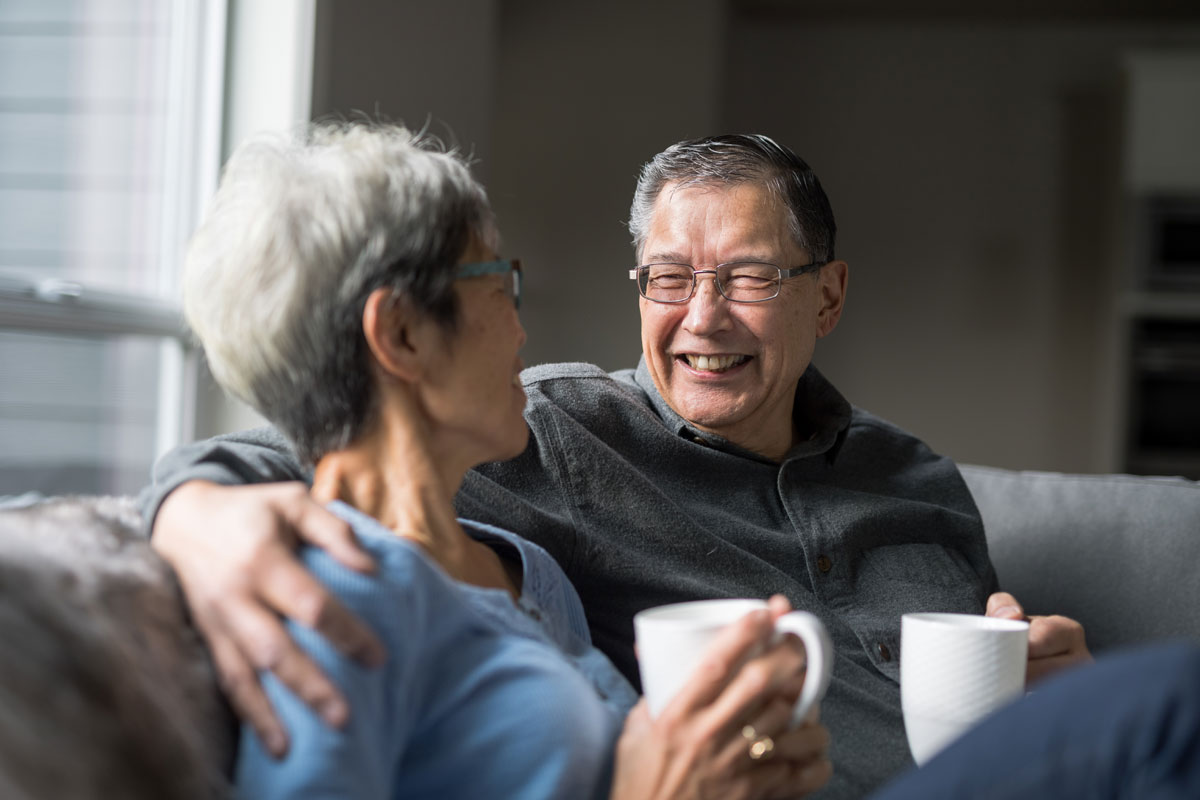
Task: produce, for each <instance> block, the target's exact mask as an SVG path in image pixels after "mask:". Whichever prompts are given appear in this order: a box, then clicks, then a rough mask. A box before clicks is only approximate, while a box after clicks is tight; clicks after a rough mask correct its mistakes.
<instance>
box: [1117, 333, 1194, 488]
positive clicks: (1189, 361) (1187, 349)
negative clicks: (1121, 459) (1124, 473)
mask: <svg viewBox="0 0 1200 800" xmlns="http://www.w3.org/2000/svg"><path fill="white" fill-rule="evenodd" d="M1131 366H1132V369H1131V376H1130V377H1131V382H1130V389H1131V391H1130V402H1129V415H1130V416H1129V425H1128V427H1127V430H1128V432H1129V441H1128V442H1127V447H1126V461H1127V465H1126V466H1127V469H1128V471H1130V472H1133V473H1137V474H1143V475H1184V476H1186V477H1189V478H1193V479H1200V320H1189V319H1142V320H1138V321H1137V322H1135V323H1134V333H1133V359H1132V362H1131Z"/></svg>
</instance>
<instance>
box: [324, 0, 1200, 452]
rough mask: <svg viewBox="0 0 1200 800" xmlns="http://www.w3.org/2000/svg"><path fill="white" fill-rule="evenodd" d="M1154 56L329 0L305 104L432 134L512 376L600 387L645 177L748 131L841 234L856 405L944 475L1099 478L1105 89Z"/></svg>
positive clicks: (1159, 30)
mask: <svg viewBox="0 0 1200 800" xmlns="http://www.w3.org/2000/svg"><path fill="white" fill-rule="evenodd" d="M892 18H893V19H896V18H899V15H897V14H893V15H892ZM1163 47H1186V48H1191V49H1195V48H1198V47H1200V24H1190V25H1189V24H1181V23H1172V24H1166V23H1161V24H1158V25H1157V26H1151V27H1147V26H1137V25H1131V24H1129V23H1128V22H1121V21H1117V22H1109V23H1105V24H1093V25H1083V24H1077V23H1076V24H1067V23H1058V24H1034V23H1032V22H1028V21H1026V22H1023V23H1014V22H1008V23H995V24H991V25H986V26H985V25H983V24H982V23H980V24H972V25H966V24H959V25H955V24H948V23H939V22H937V21H936V20H935V21H930V20H928V19H926V20H925V21H922V22H920V23H918V24H910V25H904V24H899V23H895V24H872V23H870V22H869V21H866V22H864V21H857V22H834V21H828V20H826V21H823V22H819V23H813V22H804V21H801V20H800V19H798V18H796V17H786V16H785V17H775V18H772V19H769V20H762V21H755V20H754V19H751V18H747V17H745V16H739V15H736V14H731V12H729V11H728V10H727V3H725V2H722V0H702V1H701V2H687V1H686V0H668V1H667V2H662V3H655V4H644V3H639V2H636V0H613V2H608V3H604V4H599V3H585V2H569V1H565V0H559V1H558V2H555V1H554V0H505V1H504V2H500V0H448V1H447V2H443V3H439V4H427V3H418V2H415V0H403V1H400V0H396V1H394V2H388V1H386V0H337V2H330V0H322V1H321V2H320V3H319V4H318V13H317V45H316V64H317V68H316V76H315V89H314V103H313V107H314V113H316V114H323V113H327V112H331V111H334V112H340V113H349V112H351V111H353V110H356V109H357V110H365V111H367V112H371V113H374V112H380V113H382V114H384V115H386V116H388V117H390V118H392V119H398V120H403V121H406V122H408V123H410V124H412V123H421V122H423V121H424V120H425V118H426V116H427V115H429V114H432V115H433V117H434V119H435V129H437V126H438V125H439V124H441V123H446V124H448V125H450V126H451V127H452V129H453V131H454V133H455V134H456V136H457V138H458V140H459V141H460V142H461V143H462V144H464V145H467V146H473V147H474V149H475V152H476V153H477V154H478V155H480V156H481V159H482V160H481V163H480V164H479V168H478V172H479V174H480V175H481V177H483V179H484V180H485V181H486V183H487V185H488V187H489V191H490V194H491V196H492V200H493V204H494V206H495V208H496V210H497V213H498V215H499V218H500V224H501V229H502V231H503V232H504V235H505V240H506V244H505V247H504V252H505V254H506V255H514V256H519V257H521V258H523V259H525V261H526V264H527V270H528V281H527V284H526V287H527V295H526V299H527V302H526V304H525V305H524V306H523V308H522V317H523V320H524V322H525V325H526V328H527V329H528V331H529V336H530V338H529V344H528V345H527V347H526V350H525V359H526V362H527V363H539V362H543V361H552V360H576V359H577V360H587V361H593V362H596V363H599V364H601V365H602V366H604V367H606V368H610V369H612V368H618V367H623V366H632V364H633V363H634V361H635V360H636V357H637V354H638V351H639V344H638V336H637V313H636V302H635V293H634V291H633V289H632V287H631V286H630V285H629V282H628V281H627V280H625V276H624V270H625V269H626V268H627V267H628V266H629V264H630V260H631V258H632V253H631V249H630V247H629V243H628V234H627V232H626V230H625V227H624V222H625V219H626V217H627V215H628V207H629V198H630V195H631V193H632V190H633V186H634V182H635V179H636V175H637V170H638V167H639V166H640V165H641V164H642V163H643V162H644V161H645V160H646V159H648V158H649V157H651V156H652V155H653V154H654V153H656V152H658V151H659V150H661V149H662V148H663V147H665V146H667V145H669V144H671V143H672V142H674V141H677V140H679V139H682V138H686V137H690V136H699V135H704V134H708V133H713V132H720V131H732V130H739V131H742V130H759V131H762V132H766V133H769V134H771V135H773V136H775V137H776V138H778V139H780V140H781V141H782V142H784V143H786V144H788V145H790V146H792V147H793V148H794V149H796V150H797V151H798V152H799V153H800V154H801V155H802V156H804V157H805V158H807V159H809V160H810V162H811V163H812V164H813V166H814V167H815V168H816V170H817V172H818V174H819V175H820V176H821V177H822V180H823V182H824V183H825V185H826V188H827V189H828V191H829V193H830V196H831V199H832V201H833V205H834V210H835V212H836V213H837V215H838V219H839V224H840V226H841V229H842V230H841V238H840V247H839V251H840V255H842V256H844V257H846V258H847V259H848V260H849V261H850V263H851V276H852V277H851V289H850V295H849V300H848V306H847V310H846V315H845V317H844V319H843V322H842V325H841V326H840V328H839V329H838V331H836V332H835V333H834V335H833V336H832V337H830V338H829V339H828V340H826V341H825V342H823V343H822V345H821V346H820V347H819V349H818V353H817V363H818V364H819V365H820V366H821V367H822V368H823V369H825V370H826V371H827V372H828V373H829V374H830V375H831V376H832V377H833V378H834V379H835V380H836V381H837V383H838V384H839V385H840V386H841V387H842V388H843V389H844V390H845V392H846V393H847V395H848V396H849V397H850V399H851V400H852V401H853V402H855V403H858V404H859V405H862V406H864V407H866V408H869V409H871V410H873V411H876V412H877V413H879V414H881V415H883V416H885V417H888V418H890V419H892V420H894V421H896V422H897V423H899V424H901V425H903V426H905V427H908V428H909V429H911V430H913V431H914V432H916V433H918V434H919V435H921V436H923V437H924V438H926V439H927V440H928V441H929V442H930V443H931V444H933V445H934V446H935V447H936V448H937V449H939V450H941V451H943V452H946V453H948V454H950V455H953V456H955V457H957V458H959V459H961V460H964V461H974V462H979V463H988V464H996V465H1001V466H1009V467H1017V468H1043V469H1063V470H1110V469H1114V468H1116V462H1115V457H1114V453H1115V448H1114V446H1113V442H1114V440H1115V438H1116V432H1115V426H1114V411H1113V408H1114V400H1113V397H1114V393H1115V392H1116V390H1117V389H1116V385H1117V384H1116V381H1115V378H1114V374H1115V372H1114V371H1115V367H1114V359H1115V355H1116V349H1117V346H1118V342H1117V341H1116V340H1115V339H1114V337H1113V335H1112V326H1113V322H1112V308H1111V304H1110V301H1109V299H1110V297H1111V295H1112V281H1113V280H1114V274H1113V272H1114V270H1115V269H1117V268H1118V267H1120V266H1122V265H1121V264H1120V260H1119V259H1120V255H1119V254H1120V251H1121V248H1122V247H1123V243H1122V241H1121V239H1122V237H1121V218H1120V216H1119V211H1120V206H1121V204H1120V198H1119V185H1118V179H1119V175H1120V169H1121V167H1120V163H1119V159H1120V149H1121V138H1120V137H1121V116H1120V115H1121V108H1120V106H1121V99H1120V94H1119V86H1120V74H1119V67H1120V64H1121V63H1122V62H1121V58H1122V53H1123V52H1125V50H1127V49H1130V48H1136V49H1139V50H1146V49H1159V48H1163Z"/></svg>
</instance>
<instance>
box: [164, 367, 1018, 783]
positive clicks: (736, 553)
mask: <svg viewBox="0 0 1200 800" xmlns="http://www.w3.org/2000/svg"><path fill="white" fill-rule="evenodd" d="M523 378H524V380H525V386H526V390H527V392H528V395H529V405H528V407H527V409H526V412H525V415H526V419H527V420H528V422H529V426H530V430H531V432H532V435H531V438H530V444H529V447H528V448H527V450H526V451H525V453H524V454H522V455H521V456H519V457H518V458H516V459H514V460H512V461H508V462H503V463H497V464H488V465H484V466H482V467H480V468H478V469H477V470H475V471H474V472H472V473H471V474H469V475H468V476H467V480H466V482H465V483H464V485H463V487H462V491H461V492H460V493H459V496H458V499H457V504H458V509H459V513H460V514H461V515H462V516H464V517H467V518H470V519H477V520H480V521H483V522H489V523H493V524H496V525H499V526H501V527H504V528H507V529H509V530H512V531H515V532H517V533H519V534H520V535H522V536H524V537H526V538H528V539H531V540H533V541H534V542H537V543H538V544H540V545H541V546H542V547H544V548H546V549H547V550H548V551H550V553H551V554H552V555H553V556H554V557H555V559H556V560H557V561H558V562H559V564H560V565H561V566H562V568H563V569H564V571H565V572H566V573H567V575H568V577H570V579H571V581H572V582H573V583H574V584H575V587H576V589H577V590H578V592H579V595H580V597H581V598H582V600H583V605H584V608H585V609H586V612H587V615H588V622H589V625H590V627H591V630H592V637H593V640H594V642H595V644H596V646H598V647H599V648H600V649H601V650H603V651H604V652H605V653H607V654H608V656H609V657H610V658H611V659H612V660H613V662H614V663H615V664H616V665H617V667H618V668H619V669H620V670H621V671H622V672H623V673H625V675H626V676H627V677H629V678H630V680H631V681H633V682H634V683H635V684H637V677H638V676H637V663H636V660H635V658H634V654H633V624H632V618H633V615H634V614H635V613H636V612H638V611H640V610H642V609H643V608H648V607H650V606H655V605H660V604H663V603H672V602H680V601H684V600H694V599H702V598H716V597H766V596H768V595H770V594H773V593H777V592H778V593H782V594H785V595H787V596H788V597H789V598H790V599H791V601H792V604H793V605H794V606H795V607H797V608H801V609H805V610H808V611H811V612H812V613H814V614H816V615H817V616H819V617H820V618H821V619H822V620H824V622H825V624H826V626H827V627H828V628H829V631H830V634H831V636H832V637H833V641H834V646H835V648H836V651H837V655H836V659H835V665H834V673H833V680H832V683H831V686H830V691H829V694H828V696H827V698H826V700H825V702H824V703H823V705H822V720H823V721H824V723H825V724H826V725H827V726H828V727H829V729H830V731H831V733H832V736H833V744H832V750H831V756H832V758H833V762H834V768H835V771H834V777H833V780H832V781H831V783H830V784H829V786H828V787H827V788H826V789H825V790H824V791H823V792H821V793H820V796H821V797H834V798H849V797H860V796H862V795H864V794H866V793H867V792H868V791H869V790H870V789H871V788H873V787H875V786H877V785H878V784H879V783H881V782H882V781H884V780H885V779H886V778H887V777H889V776H890V775H892V774H894V773H895V772H897V771H899V770H901V769H903V768H904V767H906V766H908V765H909V764H910V763H911V761H910V758H909V754H908V747H907V744H906V741H905V738H904V725H903V720H902V718H901V714H900V691H899V658H898V654H899V652H900V641H899V637H900V615H901V614H904V613H906V612H910V611H959V612H972V613H982V611H983V609H984V604H985V602H986V599H987V595H988V594H989V593H990V592H992V591H994V590H995V588H996V579H995V573H994V572H993V570H992V566H991V563H990V561H989V560H988V555H987V545H986V543H985V541H984V536H983V527H982V524H981V522H980V519H979V515H978V512H977V511H976V509H975V504H974V501H973V500H972V499H971V495H970V493H969V491H968V490H967V487H966V485H965V484H964V483H963V480H962V478H961V476H960V475H959V473H958V470H957V468H956V467H955V466H954V464H953V463H952V462H951V461H949V460H948V459H946V458H942V457H940V456H938V455H936V454H934V453H933V452H931V451H930V450H929V448H928V447H926V446H925V445H924V444H923V443H922V442H920V441H919V440H917V439H915V438H914V437H912V436H911V435H909V434H907V433H905V432H904V431H902V430H900V429H898V428H896V427H895V426H893V425H891V424H889V423H887V422H884V421H883V420H880V419H878V418H877V417H874V416H872V415H870V414H868V413H866V412H864V411H862V410H860V409H857V408H853V407H852V406H850V404H849V403H847V402H846V400H845V399H844V398H843V397H842V396H841V394H839V393H838V392H837V390H836V389H834V387H833V386H832V385H831V384H830V383H829V382H828V381H826V380H825V379H824V378H823V377H822V376H821V375H820V373H819V372H818V371H817V370H816V369H815V368H813V367H810V368H809V370H808V371H807V372H806V373H805V375H804V376H803V377H802V378H801V380H800V382H799V384H798V386H797V388H796V406H795V416H796V421H797V428H798V429H799V430H803V431H811V436H809V438H808V439H807V440H806V441H804V442H802V443H800V444H798V445H796V446H795V447H793V448H792V450H791V451H789V452H788V453H787V455H786V456H785V458H784V459H783V461H782V462H775V461H772V460H769V459H766V458H763V457H762V456H759V455H757V454H756V453H752V452H749V451H747V450H744V449H742V448H740V447H738V446H736V445H734V444H732V443H730V442H728V441H726V440H724V439H722V438H721V437H719V436H714V435H712V434H709V433H705V432H703V431H700V430H697V429H695V428H693V427H692V426H690V425H689V424H688V423H687V422H686V421H685V420H684V419H682V418H681V417H680V416H679V415H678V414H676V413H675V412H674V411H673V410H672V409H671V408H670V407H669V406H668V405H667V404H666V402H665V401H664V400H663V398H662V397H661V395H659V393H658V391H657V389H656V388H655V386H654V384H653V381H652V379H651V377H650V374H649V371H648V370H647V369H646V366H645V364H644V362H643V363H641V364H639V366H638V368H637V369H636V370H621V371H619V372H614V373H611V374H609V373H605V372H604V371H602V370H601V369H599V368H598V367H595V366H591V365H587V364H550V365H544V366H539V367H533V368H530V369H528V370H526V371H525V373H524V375H523ZM155 477H156V482H155V485H154V486H152V487H150V488H149V489H148V490H147V492H146V493H145V494H144V495H143V506H144V510H145V511H146V512H147V514H148V515H149V514H152V513H153V511H155V510H156V509H157V506H158V504H159V502H161V499H162V498H163V497H164V496H165V495H166V493H167V492H168V491H169V490H170V489H171V488H173V487H174V486H177V485H178V484H179V483H181V482H182V481H184V480H188V479H191V478H206V479H209V480H215V481H218V482H221V483H235V482H247V481H262V480H292V479H297V478H308V477H310V476H309V475H306V474H305V472H304V470H302V469H301V468H300V467H299V465H297V464H296V462H295V459H294V457H293V456H292V455H291V451H290V448H288V447H287V445H286V443H285V442H284V441H283V439H282V437H280V436H279V435H278V434H277V433H275V432H274V431H269V430H259V431H253V432H249V433H244V434H238V435H235V436H231V437H222V438H219V439H215V440H210V441H208V442H199V443H196V444H193V445H187V446H185V447H183V448H180V449H179V450H176V451H174V452H173V453H171V454H169V455H168V456H165V457H164V458H163V459H162V460H161V461H160V462H159V464H158V465H156V476H155Z"/></svg>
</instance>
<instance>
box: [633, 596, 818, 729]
mask: <svg viewBox="0 0 1200 800" xmlns="http://www.w3.org/2000/svg"><path fill="white" fill-rule="evenodd" d="M766 607H767V603H766V601H764V600H753V599H733V600H696V601H692V602H687V603H674V604H672V605H667V606H658V607H656V608H648V609H646V610H645V611H641V612H639V613H638V614H636V615H635V616H634V618H633V629H634V638H635V640H636V642H637V656H638V670H639V672H640V674H641V677H642V692H643V694H644V695H645V696H646V703H647V705H648V706H649V709H650V714H651V715H652V716H655V717H657V716H658V715H659V713H660V712H661V711H662V709H663V708H664V707H666V705H667V703H669V702H670V700H671V698H672V697H674V696H675V693H676V692H678V691H679V690H680V689H681V688H682V687H683V685H684V684H685V683H687V681H688V679H689V678H690V677H691V675H692V672H693V671H694V670H695V668H696V665H697V664H698V663H699V662H700V660H701V658H702V657H703V656H704V653H705V651H706V650H707V649H708V646H709V645H710V644H711V643H712V641H713V639H715V638H716V636H717V635H718V634H719V633H720V632H721V631H722V630H723V629H724V628H725V627H726V626H727V625H729V624H730V623H733V622H736V621H737V620H739V619H741V618H742V617H744V616H746V614H749V613H750V612H751V611H758V610H759V609H763V608H766ZM775 630H776V631H777V632H779V633H794V634H796V636H798V637H800V640H801V641H802V642H804V649H805V654H806V658H807V661H808V666H807V668H806V673H805V678H804V688H803V689H802V690H801V693H800V697H799V699H798V700H797V702H796V706H795V709H794V710H793V712H792V721H793V724H799V722H800V721H801V720H803V719H804V717H805V716H806V715H807V714H808V712H809V711H810V710H811V709H812V707H813V706H814V705H816V704H817V703H818V702H820V700H821V698H822V697H824V695H825V690H826V689H828V688H829V676H830V672H831V670H832V669H833V643H832V642H831V640H830V638H829V634H828V633H827V632H826V630H825V626H824V625H823V624H822V623H821V620H819V619H817V618H816V617H815V616H813V615H812V614H809V613H808V612H807V611H793V612H791V613H789V614H785V615H784V616H782V617H780V618H779V619H778V620H777V621H776V622H775Z"/></svg>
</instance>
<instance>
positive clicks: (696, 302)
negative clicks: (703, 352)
mask: <svg viewBox="0 0 1200 800" xmlns="http://www.w3.org/2000/svg"><path fill="white" fill-rule="evenodd" d="M728 323H729V301H728V300H726V299H725V297H724V296H722V294H721V292H720V290H719V289H718V288H717V273H716V271H715V270H697V271H696V291H695V292H694V293H693V294H692V296H691V299H689V300H688V302H687V317H686V319H685V320H684V324H685V325H686V327H687V329H688V330H689V331H692V332H693V333H698V334H706V333H711V332H713V331H718V330H721V329H722V328H725V327H727V326H728Z"/></svg>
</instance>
